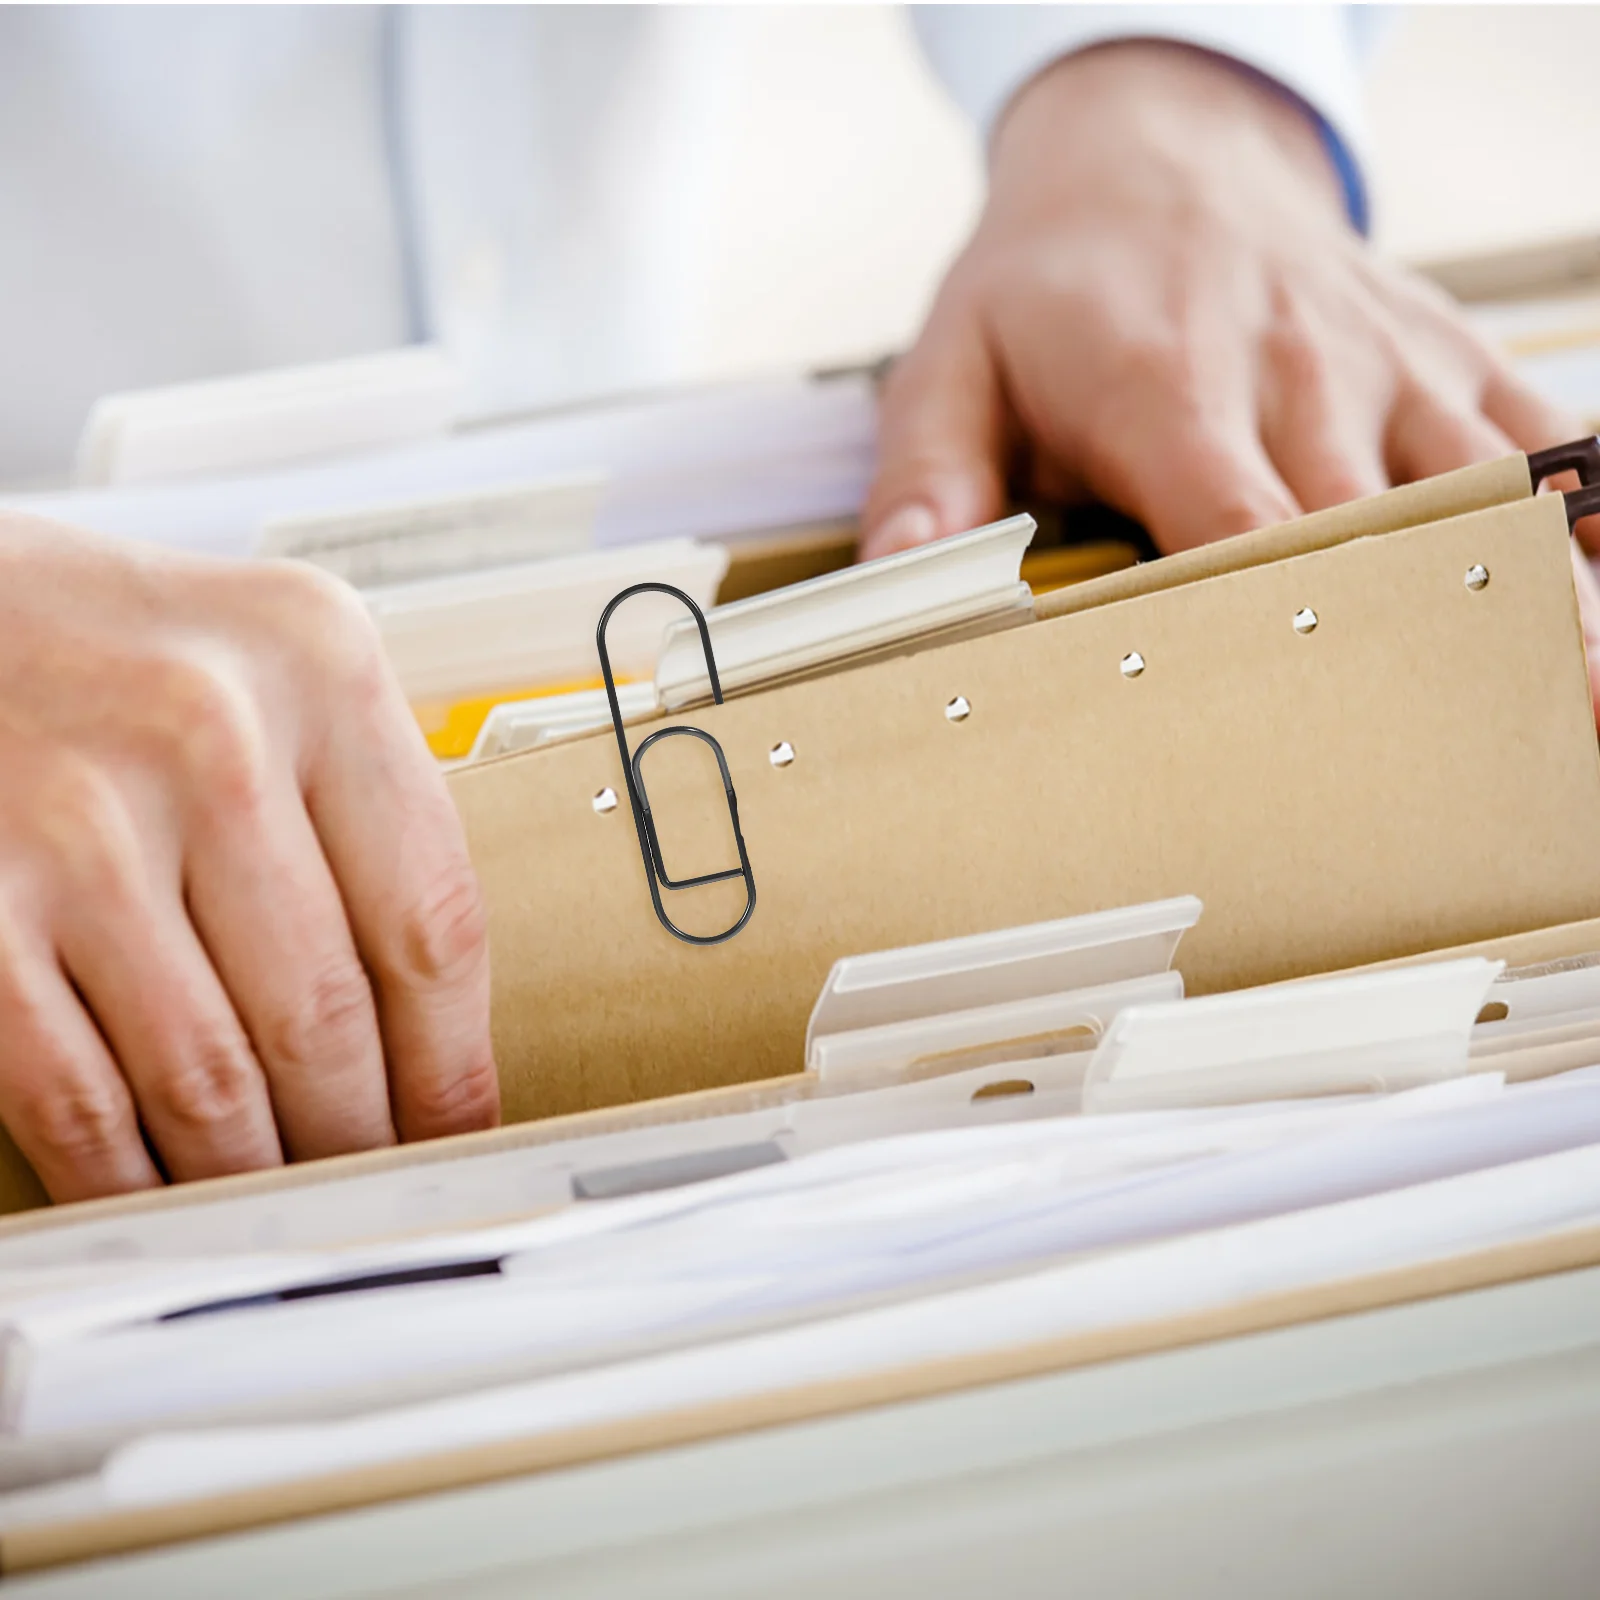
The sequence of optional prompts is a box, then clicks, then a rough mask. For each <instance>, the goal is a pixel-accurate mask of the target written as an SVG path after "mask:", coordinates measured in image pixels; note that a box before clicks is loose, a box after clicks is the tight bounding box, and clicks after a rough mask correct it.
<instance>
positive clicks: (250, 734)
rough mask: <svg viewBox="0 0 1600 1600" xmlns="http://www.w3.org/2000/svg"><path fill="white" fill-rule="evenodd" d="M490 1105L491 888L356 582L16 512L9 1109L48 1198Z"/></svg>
mask: <svg viewBox="0 0 1600 1600" xmlns="http://www.w3.org/2000/svg"><path fill="white" fill-rule="evenodd" d="M498 1114H499V1090H498V1084H497V1080H496V1077H495V1070H494V1061H493V1057H492V1055H491V1052H490V1044H489V967H488V951H487V944H486V939H485V931H484V917H483V911H482V908H481V904H480V901H479V896H478V888H477V882H476V879H475V878H474V875H473V872H472V868H471V865H470V863H469V862H468V859H467V854H466V847H465V843H464V841H463V838H462V834H461V828H460V824H459V822H458V820H457V817H456V814H455V811H454V809H453V807H452V806H451V803H450V798H449V795H448V793H447V792H446V790H445V787H444V783H443V781H442V779H441V778H440V775H439V772H438V769H437V768H436V766H435V765H434V763H433V761H432V759H431V757H430V756H429V754H428V751H427V747H426V745H425V744H424V742H423V739H422V736H421V734H420V732H419V731H418V729H417V726H416V724H415V722H414V721H413V719H412V717H411V715H410V712H409V710H408V708H407V706H406V703H405V700H404V698H403V696H402V694H401V692H400V688H399V686H398V684H397V683H396V681H395V679H394V677H393V675H392V673H391V672H390V670H389V667H388V664H387V662H386V661H385V659H384V655H383V652H382V648H381V646H380V644H379V642H378V639H377V635H376V631H375V630H374V628H373V627H372V624H371V622H370V620H369V619H368V617H367V615H366V612H365V610H364V608H363V607H362V605H361V603H360V601H359V600H358V599H357V598H356V596H355V595H354V594H353V593H352V592H351V591H350V590H348V589H346V588H345V587H344V586H343V585H342V584H339V583H337V582H336V581H334V580H332V579H329V578H326V577H324V576H322V575H321V574H319V573H317V572H315V571H314V570H312V569H310V568H307V567H301V566H296V565H292V564H289V563H263V564H242V563H222V562H211V561H205V560H201V559H199V558H195V557H187V556H177V555H173V554H170V553H167V552H160V551H155V550H151V549H148V548H142V547H137V546H133V545H129V544H124V543H113V542H109V541H102V540H99V539H95V538H91V537H89V536H87V535H83V534H79V533H76V532H74V531H72V530H69V529H66V528H61V527H57V526H54V525H52V524H49V523H44V522H40V521H36V520H33V519H25V518H20V517H14V516H0V1122H3V1123H4V1125H5V1127H6V1129H7V1130H8V1131H9V1132H10V1134H11V1136H12V1138H13V1139H14V1140H15V1141H16V1143H17V1145H18V1146H19V1147H20V1148H21V1150H22V1152H23V1154H24V1155H25V1156H26V1157H27V1158H28V1160H29V1161H30V1162H31V1163H32V1165H33V1167H34V1170H35V1171H36V1172H37V1173H38V1174H39V1177H40V1178H41V1180H42V1181H43V1182H44V1184H45V1187H46V1188H47V1189H48V1190H49V1192H50V1194H51V1195H52V1196H53V1197H54V1198H55V1199H57V1200H71V1199H80V1198H85V1197H88V1196H91V1195H103V1194H110V1193H114V1192H118V1191H122V1190H128V1189H138V1188H144V1187H148V1186H150V1185H154V1184H157V1183H159V1182H161V1180H162V1176H163V1172H162V1169H164V1171H165V1175H167V1176H169V1177H171V1178H173V1179H175V1180H182V1179H188V1178H199V1177H209V1176H213V1175H216V1174H221V1173H229V1172H240V1171H244V1170H246V1169H249V1168H257V1167H267V1166H272V1165H276V1164H278V1163H280V1162H282V1161H283V1160H284V1159H285V1158H287V1159H290V1160H294V1159H299V1158H303V1157H311V1156H325V1155H332V1154H335V1153H339V1152H344V1151H351V1150H360V1149H366V1148H369V1147H372V1146H376V1145H384V1144H391V1143H393V1142H394V1141H395V1139H396V1138H397V1137H399V1138H401V1139H418V1138H425V1137H429V1136H433V1135H437V1134H445V1133H460V1132H465V1131H467V1130H470V1129H474V1128H482V1127H486V1126H489V1125H491V1124H493V1123H494V1121H495V1120H496V1118H497V1116H498ZM152 1152H153V1156H154V1158H153V1157H152ZM158 1162H159V1166H158Z"/></svg>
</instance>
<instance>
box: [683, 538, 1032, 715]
mask: <svg viewBox="0 0 1600 1600" xmlns="http://www.w3.org/2000/svg"><path fill="white" fill-rule="evenodd" d="M1036 527H1037V524H1036V523H1035V522H1034V520H1033V518H1032V517H1030V516H1027V515H1025V514H1024V515H1021V516H1015V517H1007V518H1006V519H1005V520H1004V521H1003V522H994V523H990V524H989V525H988V526H987V527H984V528H974V529H973V530H972V531H971V532H970V533H962V534H957V535H956V536H955V537H954V538H952V539H937V540H934V541H933V542H932V543H930V544H924V545H918V546H917V547H916V548H915V549H912V550H903V551H901V552H899V553H898V554H897V555H892V556H882V557H880V558H879V559H878V560H876V561H866V562H862V563H860V564H859V565H857V566H853V567H845V568H843V569H842V570H840V571H838V572H828V573H824V574H823V575H822V576H821V577H819V578H808V579H807V580H806V581H805V582H804V583H795V584H789V585H787V586H786V587H784V588H782V589H773V590H770V591H769V592H768V593H766V594H758V595H753V596H751V597H750V598H749V599H748V600H736V601H733V602H732V603H731V604H729V605H725V606H718V607H716V609H715V610H713V611H710V612H708V613H707V615H706V626H707V627H708V629H709V630H710V633H711V646H712V650H713V651H714V653H715V655H716V658H717V677H718V680H719V681H720V683H721V685H722V689H723V692H724V693H725V694H733V693H736V692H738V691H740V690H743V689H749V688H753V687H755V686H756V685H757V684H761V683H770V682H774V681H777V680H779V679H782V678H785V677H789V676H792V675H794V674H796V673H800V672H809V671H812V670H814V669H815V668H818V667H825V666H831V665H833V664H835V663H837V662H840V661H844V660H848V659H851V658H853V657H856V656H860V655H864V654H867V653H869V652H872V651H877V650H885V649H889V648H892V647H894V646H898V645H900V644H903V643H905V642H907V641H909V640H914V639H923V638H928V637H930V636H933V635H937V634H939V633H941V632H943V631H945V630H947V629H952V628H957V627H962V626H969V625H970V626H978V625H979V624H980V623H984V622H993V623H994V624H995V625H997V626H999V625H1004V624H1005V623H1006V622H1007V621H1008V620H1012V621H1015V620H1024V619H1026V618H1027V617H1029V616H1031V615H1032V613H1033V591H1032V590H1031V589H1029V587H1028V585H1027V584H1026V583H1024V582H1023V581H1022V575H1021V574H1022V557H1023V553H1024V552H1025V551H1026V550H1027V548H1028V541H1029V540H1030V539H1032V537H1033V535H1034V530H1035V528H1036ZM655 678H656V692H657V694H658V695H659V696H660V699H661V704H662V705H663V706H665V707H666V708H667V710H668V711H680V710H682V709H683V708H684V707H686V706H691V705H697V704H700V703H702V702H704V701H707V700H709V699H710V698H711V680H710V678H709V677H708V676H707V673H706V657H705V648H704V646H703V645H702V644H701V642H700V630H699V628H698V627H697V626H696V625H695V622H694V619H693V618H692V617H685V618H683V619H681V620H678V619H674V624H673V626H671V627H669V628H668V630H667V632H666V635H665V637H664V638H663V640H662V642H661V655H660V659H659V660H658V661H657V663H656V674H655ZM940 703H941V705H942V704H943V703H944V702H943V701H941V702H940Z"/></svg>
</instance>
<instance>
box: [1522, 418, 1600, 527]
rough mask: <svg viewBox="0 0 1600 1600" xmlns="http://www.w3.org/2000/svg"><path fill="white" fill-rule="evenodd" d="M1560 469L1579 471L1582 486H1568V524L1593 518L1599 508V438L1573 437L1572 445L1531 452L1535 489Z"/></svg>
mask: <svg viewBox="0 0 1600 1600" xmlns="http://www.w3.org/2000/svg"><path fill="white" fill-rule="evenodd" d="M1558 472H1576V473H1577V474H1578V482H1579V483H1580V484H1582V485H1583V487H1582V488H1580V489H1568V490H1567V491H1566V493H1565V495H1563V497H1562V498H1563V499H1564V500H1565V501H1566V503H1567V526H1568V527H1569V528H1570V527H1572V526H1573V525H1574V524H1575V523H1578V522H1581V521H1582V520H1583V519H1584V518H1585V517H1592V516H1593V515H1594V514H1595V513H1596V512H1597V511H1600V438H1596V437H1595V436H1593V435H1590V437H1589V438H1587V439H1574V440H1573V441H1572V442H1571V443H1570V444H1557V445H1552V446H1551V447H1550V448H1549V449H1548V450H1533V451H1530V452H1529V454H1528V473H1529V475H1530V476H1531V477H1532V479H1533V486H1534V488H1535V489H1537V488H1538V487H1539V485H1540V484H1541V483H1543V482H1544V480H1545V479H1546V478H1553V477H1555V475H1556V474H1557V473H1558Z"/></svg>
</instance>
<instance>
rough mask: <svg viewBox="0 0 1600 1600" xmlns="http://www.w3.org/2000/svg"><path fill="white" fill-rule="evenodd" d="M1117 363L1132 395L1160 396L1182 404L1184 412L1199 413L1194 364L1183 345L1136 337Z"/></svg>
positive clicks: (1179, 342)
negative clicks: (1193, 411)
mask: <svg viewBox="0 0 1600 1600" xmlns="http://www.w3.org/2000/svg"><path fill="white" fill-rule="evenodd" d="M1118 359H1119V363H1120V367H1121V373H1120V377H1121V381H1122V383H1123V384H1124V385H1125V386H1126V388H1127V390H1128V391H1129V392H1130V393H1132V394H1136V395H1139V396H1141V397H1143V396H1146V395H1150V394H1158V395H1161V396H1163V397H1165V398H1166V399H1167V400H1168V401H1169V402H1174V401H1176V402H1181V403H1182V408H1183V409H1185V410H1199V409H1200V406H1199V401H1200V395H1199V384H1198V382H1197V379H1196V373H1195V365H1194V361H1193V359H1192V357H1191V356H1190V354H1189V352H1188V351H1187V350H1186V349H1185V348H1184V346H1183V344H1182V342H1181V341H1179V340H1175V339H1163V338H1152V337H1150V336H1148V335H1145V336H1137V335H1136V336H1133V337H1131V338H1130V339H1129V340H1128V342H1127V345H1126V347H1125V348H1124V349H1123V350H1122V351H1121V352H1119V357H1118Z"/></svg>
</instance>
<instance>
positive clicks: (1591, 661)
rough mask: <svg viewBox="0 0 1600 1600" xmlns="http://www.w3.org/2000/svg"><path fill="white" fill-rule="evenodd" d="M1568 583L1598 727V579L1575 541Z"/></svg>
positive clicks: (1599, 660)
mask: <svg viewBox="0 0 1600 1600" xmlns="http://www.w3.org/2000/svg"><path fill="white" fill-rule="evenodd" d="M1572 585H1573V588H1574V590H1576V592H1577V596H1578V620H1579V621H1580V622H1581V623H1582V624H1583V655H1584V660H1585V661H1586V662H1587V663H1588V667H1589V698H1590V700H1591V701H1592V702H1593V705H1594V714H1595V726H1596V728H1597V730H1600V579H1597V578H1596V577H1595V571H1594V568H1593V567H1592V566H1590V565H1589V558H1588V557H1587V556H1586V555H1584V553H1583V551H1582V550H1581V549H1580V548H1579V546H1578V544H1577V542H1576V541H1574V542H1573V545H1572Z"/></svg>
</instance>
